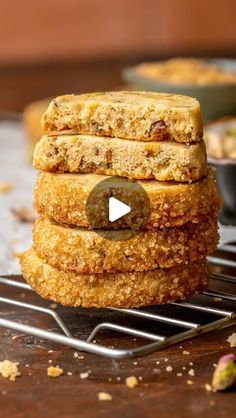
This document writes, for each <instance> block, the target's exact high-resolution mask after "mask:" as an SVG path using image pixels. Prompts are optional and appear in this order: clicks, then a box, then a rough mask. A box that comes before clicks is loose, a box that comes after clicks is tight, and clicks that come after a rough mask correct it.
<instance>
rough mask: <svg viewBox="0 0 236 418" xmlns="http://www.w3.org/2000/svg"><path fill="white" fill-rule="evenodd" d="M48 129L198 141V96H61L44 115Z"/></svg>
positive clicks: (134, 93) (129, 93)
mask: <svg viewBox="0 0 236 418" xmlns="http://www.w3.org/2000/svg"><path fill="white" fill-rule="evenodd" d="M42 126H43V129H44V130H45V132H62V131H66V132H68V131H70V132H73V133H80V134H88V135H101V136H113V137H119V138H127V139H136V140H140V141H162V140H167V139H168V140H175V141H178V142H198V141H200V140H201V138H202V121H201V113H200V105H199V102H198V101H197V100H196V99H193V98H192V97H188V96H180V95H177V94H169V93H154V92H147V91H116V92H106V93H88V94H80V95H66V96H60V97H57V98H55V99H54V100H52V102H51V103H50V105H49V107H48V109H47V111H46V112H45V113H44V116H43V118H42Z"/></svg>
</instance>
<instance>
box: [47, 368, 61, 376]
mask: <svg viewBox="0 0 236 418" xmlns="http://www.w3.org/2000/svg"><path fill="white" fill-rule="evenodd" d="M62 374H63V369H61V368H60V367H58V366H56V367H54V366H49V367H48V368H47V375H48V376H50V377H59V376H61V375H62Z"/></svg>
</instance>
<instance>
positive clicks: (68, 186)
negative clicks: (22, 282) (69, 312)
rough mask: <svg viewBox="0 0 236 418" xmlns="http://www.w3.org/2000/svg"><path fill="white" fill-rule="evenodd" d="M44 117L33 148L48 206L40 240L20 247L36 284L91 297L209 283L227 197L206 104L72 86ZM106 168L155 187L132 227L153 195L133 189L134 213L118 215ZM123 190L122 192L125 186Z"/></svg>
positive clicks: (49, 291) (92, 300)
mask: <svg viewBox="0 0 236 418" xmlns="http://www.w3.org/2000/svg"><path fill="white" fill-rule="evenodd" d="M42 124H43V129H44V131H45V135H44V136H43V137H42V139H41V140H40V141H39V143H38V144H37V146H36V149H35V153H34V167H35V168H36V169H38V170H40V171H41V173H40V174H39V178H38V181H37V185H36V188H35V208H36V210H37V212H38V213H39V215H40V217H39V218H38V220H37V221H36V223H35V225H34V230H33V248H32V249H30V250H29V251H27V252H26V253H24V254H23V255H22V256H21V265H22V271H23V275H24V278H25V279H26V281H27V282H28V283H29V284H30V285H31V286H32V288H34V289H35V291H36V292H37V293H39V294H40V295H41V296H42V297H44V298H47V299H51V300H54V301H56V302H60V303H62V304H63V305H68V306H84V307H92V306H94V307H109V306H110V307H111V306H112V307H138V306H147V305H154V304H160V303H168V302H171V301H174V300H181V299H185V298H187V297H189V296H191V295H193V294H195V293H197V292H199V291H202V290H203V289H204V288H205V287H206V285H207V267H206V257H207V256H208V255H209V254H211V253H212V252H213V251H214V250H215V248H216V246H217V242H218V228H217V216H218V211H219V205H220V201H219V196H218V194H217V189H216V183H215V176H214V172H213V170H212V169H211V168H208V167H207V163H206V151H205V145H204V142H203V140H202V123H201V114H200V106H199V103H198V102H197V101H196V100H195V99H193V98H190V97H185V96H179V95H171V94H164V93H148V92H110V93H91V94H83V95H77V96H75V95H67V96H61V97H58V98H56V99H54V100H52V102H51V103H50V104H49V107H48V109H47V111H46V112H45V114H44V116H43V119H42ZM109 176H116V179H117V177H120V178H122V179H129V180H127V182H128V183H132V184H135V185H138V186H139V187H141V188H142V190H143V191H144V194H146V196H147V199H148V202H149V203H148V206H149V208H148V211H147V212H148V216H146V217H145V216H144V218H143V220H142V222H140V223H139V228H138V229H136V230H135V233H134V234H130V231H131V230H132V229H133V225H134V220H135V224H136V225H137V219H139V213H140V208H141V207H142V209H143V207H144V206H145V202H143V201H141V200H140V199H138V198H137V196H136V195H135V193H134V194H132V193H133V192H130V193H129V194H130V196H131V197H130V199H131V201H130V206H131V212H130V213H129V214H127V215H125V216H121V217H120V218H119V219H117V220H115V221H111V220H109V217H108V216H107V207H108V200H109V198H110V197H111V196H112V195H113V194H112V193H113V192H114V190H108V189H107V188H106V187H105V186H104V187H103V184H105V183H106V181H107V180H108V179H109ZM130 180H131V181H130ZM124 181H125V180H124ZM99 185H102V186H101V187H99ZM125 188H126V186H124V189H125ZM128 189H129V187H128ZM129 190H130V189H129ZM94 191H96V193H97V203H96V204H95V205H94V206H93V210H94V211H93V220H92V221H91V216H90V219H89V216H88V210H87V208H88V201H89V199H90V196H91V195H92V194H93V193H94ZM119 193H120V194H119V199H120V200H121V201H124V200H125V198H124V196H123V198H122V193H123V190H122V187H121V188H120V189H119ZM144 209H145V208H144ZM144 212H145V210H144ZM104 214H105V215H104ZM132 222H133V223H132ZM134 229H135V228H134ZM106 231H112V232H113V233H114V234H113V235H112V239H110V237H109V234H108V236H106ZM108 237H109V238H108Z"/></svg>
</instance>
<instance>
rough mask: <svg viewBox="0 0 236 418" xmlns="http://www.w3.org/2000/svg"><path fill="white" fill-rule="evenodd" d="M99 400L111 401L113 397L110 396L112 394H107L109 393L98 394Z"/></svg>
mask: <svg viewBox="0 0 236 418" xmlns="http://www.w3.org/2000/svg"><path fill="white" fill-rule="evenodd" d="M98 400H99V401H111V400H112V396H111V395H110V393H107V392H98Z"/></svg>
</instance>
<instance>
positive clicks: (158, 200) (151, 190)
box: [34, 169, 220, 229]
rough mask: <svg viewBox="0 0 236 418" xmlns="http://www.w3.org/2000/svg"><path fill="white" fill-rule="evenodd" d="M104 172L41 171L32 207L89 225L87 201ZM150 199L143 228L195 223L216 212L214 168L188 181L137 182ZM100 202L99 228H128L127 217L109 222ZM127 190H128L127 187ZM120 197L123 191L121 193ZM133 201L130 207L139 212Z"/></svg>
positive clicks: (61, 221)
mask: <svg viewBox="0 0 236 418" xmlns="http://www.w3.org/2000/svg"><path fill="white" fill-rule="evenodd" d="M107 178H108V177H107V176H102V175H97V174H60V173H46V172H43V173H40V175H39V177H38V181H37V184H36V187H35V199H34V204H35V209H36V210H37V212H38V213H39V214H40V215H42V216H45V217H47V218H49V219H51V220H52V221H55V222H57V223H59V224H67V225H71V226H79V227H85V228H89V227H90V225H89V222H88V219H87V215H86V203H87V200H88V197H89V195H90V193H91V192H92V190H93V188H94V187H95V186H96V185H98V184H99V183H100V182H102V181H103V180H105V179H107ZM138 183H139V184H140V185H141V186H142V187H143V189H144V190H145V192H146V193H147V196H148V198H149V201H150V207H151V213H150V218H149V220H148V222H147V223H146V225H144V228H145V229H152V228H168V227H174V226H180V225H183V224H185V223H187V222H193V223H198V222H200V221H201V220H202V218H204V217H206V216H207V215H211V216H215V215H216V216H217V215H218V211H219V207H220V198H219V195H218V192H217V188H216V180H215V174H214V171H213V169H208V174H207V177H206V178H203V179H202V180H200V181H198V182H194V183H191V184H182V183H164V182H163V183H162V182H159V181H156V180H150V181H139V182H138ZM103 193H104V194H105V193H106V190H104V192H103V191H102V190H101V199H100V201H101V204H100V206H99V210H96V211H95V212H94V225H95V226H96V225H97V228H101V229H111V228H112V229H115V228H116V229H117V228H129V227H130V225H129V224H127V221H126V218H125V217H122V218H120V219H118V220H117V221H115V222H113V223H112V224H111V222H109V220H108V219H107V218H106V217H105V216H104V213H105V212H106V207H103V206H102V202H103V201H104V199H103ZM126 193H127V191H126ZM120 200H121V201H122V194H121V195H120ZM135 204H136V202H135V201H134V204H133V205H132V211H133V213H134V215H135V213H136V212H137V213H139V212H140V210H139V209H140V208H139V206H137V208H136V207H135Z"/></svg>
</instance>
